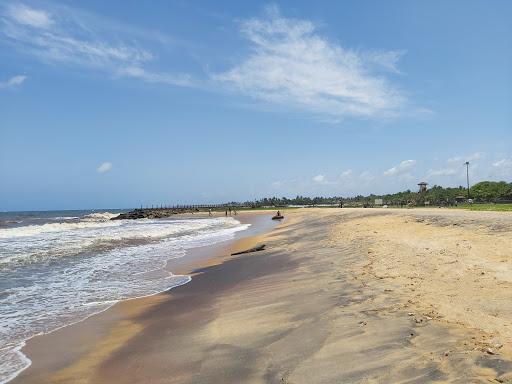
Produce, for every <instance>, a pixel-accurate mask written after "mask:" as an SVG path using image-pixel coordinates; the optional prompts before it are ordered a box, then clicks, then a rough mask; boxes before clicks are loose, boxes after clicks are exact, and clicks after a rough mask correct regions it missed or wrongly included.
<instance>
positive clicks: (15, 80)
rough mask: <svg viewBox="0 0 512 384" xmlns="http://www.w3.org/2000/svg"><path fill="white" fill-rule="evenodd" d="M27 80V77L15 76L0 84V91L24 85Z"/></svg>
mask: <svg viewBox="0 0 512 384" xmlns="http://www.w3.org/2000/svg"><path fill="white" fill-rule="evenodd" d="M26 79H27V76H23V75H17V76H13V77H11V78H10V79H7V80H6V81H3V82H0V89H5V88H11V87H16V86H18V85H21V84H23V82H24V81H25V80H26Z"/></svg>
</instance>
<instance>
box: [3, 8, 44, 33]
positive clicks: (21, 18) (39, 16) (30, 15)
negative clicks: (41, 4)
mask: <svg viewBox="0 0 512 384" xmlns="http://www.w3.org/2000/svg"><path fill="white" fill-rule="evenodd" d="M8 13H9V15H10V16H11V17H12V19H14V20H16V21H17V22H18V23H19V24H23V25H27V26H30V27H34V28H49V27H50V26H51V25H52V24H53V20H52V18H51V17H50V14H49V13H48V12H45V11H43V10H39V9H33V8H29V7H27V6H25V5H23V4H16V5H14V4H12V5H10V6H9V7H8Z"/></svg>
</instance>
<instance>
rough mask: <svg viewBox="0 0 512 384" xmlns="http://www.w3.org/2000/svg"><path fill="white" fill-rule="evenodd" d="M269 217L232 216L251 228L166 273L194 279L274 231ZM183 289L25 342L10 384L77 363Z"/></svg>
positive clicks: (119, 305) (125, 303)
mask: <svg viewBox="0 0 512 384" xmlns="http://www.w3.org/2000/svg"><path fill="white" fill-rule="evenodd" d="M223 216H224V214H223V213H222V214H220V213H216V212H215V213H214V215H213V217H223ZM266 216H268V212H264V211H261V212H260V211H251V212H247V213H242V214H239V215H232V216H230V217H233V218H235V219H237V220H238V221H240V223H241V224H242V225H246V224H248V225H249V227H248V228H247V229H245V230H244V231H240V232H236V233H235V235H234V238H233V239H231V240H227V241H222V242H220V243H216V244H211V245H207V246H200V247H196V248H192V249H189V250H187V252H186V254H185V255H184V256H182V257H178V258H171V259H169V260H168V261H167V264H166V266H165V267H163V270H165V271H167V272H170V273H172V274H173V275H174V276H179V275H184V276H191V275H192V273H193V271H194V269H196V268H197V267H199V266H206V265H211V264H213V263H218V262H220V260H221V259H222V258H223V257H226V255H229V254H230V253H229V252H230V251H231V250H233V252H234V251H235V250H239V249H240V247H244V246H245V244H253V242H251V240H250V239H252V238H253V237H254V239H256V236H257V235H258V234H259V233H261V232H264V231H266V230H268V229H269V228H271V227H273V226H274V223H272V222H270V220H265V219H267V217H266ZM187 217H190V218H200V217H205V218H208V217H209V215H208V214H205V213H204V212H203V213H198V214H197V213H196V214H188V215H187V214H182V215H180V218H187ZM191 277H192V276H191ZM188 282H190V279H189V280H188V281H186V282H185V283H184V284H187V283H188ZM180 285H183V284H180ZM180 285H176V286H173V287H171V288H169V289H167V290H165V291H162V292H159V293H155V294H150V295H145V296H141V297H134V298H129V299H125V300H121V301H118V302H116V303H114V304H112V305H111V306H109V307H107V308H105V309H103V310H101V311H99V312H97V313H94V314H92V315H89V316H87V317H86V318H84V319H81V320H79V321H77V322H74V323H71V324H66V325H63V326H61V327H59V328H57V329H55V330H52V331H51V332H49V333H45V334H40V335H36V336H33V337H32V338H30V339H28V340H26V341H25V343H24V345H23V346H22V347H21V348H20V349H19V353H20V354H21V355H22V357H23V358H24V359H26V360H27V361H28V362H29V365H28V366H27V367H26V368H25V369H23V370H21V371H20V372H17V373H16V374H15V375H14V376H13V377H12V378H10V379H9V380H8V381H7V382H9V383H13V382H25V380H26V377H25V376H28V377H32V376H35V377H40V376H41V375H44V373H42V372H50V371H52V370H53V369H56V367H62V366H65V365H66V364H69V363H70V362H71V361H72V360H73V359H78V358H79V357H80V356H81V355H82V354H84V353H85V351H87V350H88V349H91V348H92V345H93V344H94V343H96V342H97V341H98V340H100V339H101V337H102V336H103V335H104V330H105V329H109V328H114V327H116V324H118V323H119V322H120V321H122V320H121V319H123V318H124V317H129V316H134V315H135V314H136V313H140V312H141V311H142V310H144V309H146V308H148V307H150V306H151V305H154V304H155V303H158V302H160V301H161V300H162V299H163V298H165V297H167V293H168V292H170V291H172V289H174V288H177V287H179V286H180ZM56 346H57V348H55V347H56ZM50 348H51V349H52V354H51V356H50V355H48V353H47V351H48V350H49V349H50ZM32 372H34V373H32ZM37 380H39V379H36V381H37Z"/></svg>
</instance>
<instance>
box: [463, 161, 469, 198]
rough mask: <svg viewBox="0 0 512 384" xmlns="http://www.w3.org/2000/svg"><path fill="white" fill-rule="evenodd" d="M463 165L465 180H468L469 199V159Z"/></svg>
mask: <svg viewBox="0 0 512 384" xmlns="http://www.w3.org/2000/svg"><path fill="white" fill-rule="evenodd" d="M464 165H465V166H466V180H467V182H468V200H469V199H470V197H469V161H466V162H465V163H464Z"/></svg>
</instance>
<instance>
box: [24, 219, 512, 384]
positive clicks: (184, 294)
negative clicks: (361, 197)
mask: <svg viewBox="0 0 512 384" xmlns="http://www.w3.org/2000/svg"><path fill="white" fill-rule="evenodd" d="M511 235H512V215H511V214H510V213H498V212H496V213H492V212H466V211H455V210H444V209H417V210H416V209H403V210H398V209H397V210H395V209H393V210H392V209H387V210H386V209H303V210H296V211H290V212H288V213H287V220H286V221H285V222H284V223H283V224H282V225H280V226H279V227H278V228H277V229H274V230H273V231H271V232H270V233H268V234H266V235H265V236H264V237H260V238H245V239H243V240H240V241H238V242H235V243H233V244H232V245H231V246H230V249H223V250H222V251H217V252H216V257H214V258H210V259H208V260H206V259H204V258H202V259H200V260H197V261H196V263H197V266H199V265H200V266H201V268H200V269H196V270H195V272H194V274H193V278H192V281H191V282H190V283H189V284H186V285H184V286H181V287H178V288H175V289H173V290H171V291H170V292H169V293H166V294H161V295H156V296H153V297H151V298H146V299H139V300H132V301H128V302H124V303H122V304H121V305H117V306H115V307H114V308H112V309H111V310H109V311H106V312H105V313H103V314H101V315H99V316H95V317H93V318H91V319H89V320H87V321H85V322H83V323H80V324H78V325H76V326H71V327H67V328H65V329H63V330H61V331H59V332H56V333H54V334H50V335H47V336H43V337H40V338H35V339H33V341H32V342H31V343H29V345H28V347H27V349H26V351H27V353H28V355H29V357H31V358H33V360H34V364H33V366H32V367H31V368H29V369H28V370H26V371H25V372H23V373H22V374H21V375H20V376H19V377H18V378H17V379H16V380H15V381H14V382H16V383H283V382H285V383H431V382H439V383H441V382H452V383H480V382H481V383H488V382H510V383H512V380H511V378H512V375H510V374H511V373H512V351H511V346H510V341H511V340H512V333H511V332H512V312H511V311H512V303H511V302H510V300H509V298H510V297H511V295H512V268H511V266H512V254H511V249H512V248H511V246H512V236H511ZM257 242H265V244H267V250H265V251H262V252H257V253H252V254H246V255H241V256H237V257H227V255H228V254H229V253H230V252H231V251H232V250H241V249H244V248H246V247H250V246H252V245H254V244H256V243H257Z"/></svg>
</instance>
